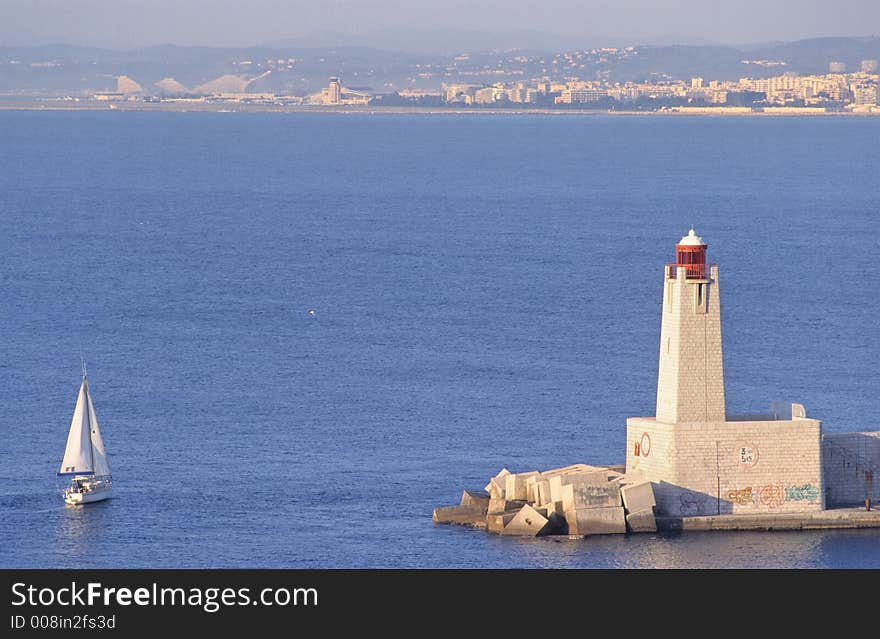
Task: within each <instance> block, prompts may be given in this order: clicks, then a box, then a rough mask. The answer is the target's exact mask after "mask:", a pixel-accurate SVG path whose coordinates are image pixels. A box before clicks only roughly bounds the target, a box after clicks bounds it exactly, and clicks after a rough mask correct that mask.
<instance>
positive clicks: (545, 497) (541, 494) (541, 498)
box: [537, 479, 553, 506]
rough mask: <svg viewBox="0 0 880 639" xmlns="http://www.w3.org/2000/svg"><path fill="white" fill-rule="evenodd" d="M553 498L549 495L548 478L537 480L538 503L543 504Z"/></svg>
mask: <svg viewBox="0 0 880 639" xmlns="http://www.w3.org/2000/svg"><path fill="white" fill-rule="evenodd" d="M552 501H553V499H551V497H550V480H549V479H542V480H541V481H539V482H538V502H537V503H538V505H539V506H543V505H544V504H548V503H550V502H552Z"/></svg>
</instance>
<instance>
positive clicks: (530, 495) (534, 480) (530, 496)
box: [526, 473, 541, 504]
mask: <svg viewBox="0 0 880 639" xmlns="http://www.w3.org/2000/svg"><path fill="white" fill-rule="evenodd" d="M540 482H541V474H540V473H538V474H537V475H535V476H533V477H529V478H528V479H526V500H527V501H529V502H530V503H533V504H537V503H538V500H539V497H538V484H539V483H540Z"/></svg>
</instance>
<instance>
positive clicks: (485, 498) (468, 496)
mask: <svg viewBox="0 0 880 639" xmlns="http://www.w3.org/2000/svg"><path fill="white" fill-rule="evenodd" d="M489 499H490V497H489V493H487V492H484V491H482V490H468V489H465V490H464V491H463V492H462V493H461V505H462V506H476V507H478V508H482V509H483V512H485V511H486V510H488V509H489Z"/></svg>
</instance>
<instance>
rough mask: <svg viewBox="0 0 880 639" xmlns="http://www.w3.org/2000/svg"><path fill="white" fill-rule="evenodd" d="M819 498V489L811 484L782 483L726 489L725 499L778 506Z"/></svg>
mask: <svg viewBox="0 0 880 639" xmlns="http://www.w3.org/2000/svg"><path fill="white" fill-rule="evenodd" d="M818 499H819V489H818V488H816V487H815V486H813V484H802V485H800V486H783V485H782V484H767V485H765V486H758V487H752V486H746V487H745V488H739V489H736V490H731V491H728V493H727V500H728V501H731V502H733V503H734V504H739V505H740V506H746V505H748V504H754V505H756V506H766V507H767V508H779V507H780V506H782V505H783V504H784V503H785V502H787V501H805V502H807V503H815V502H816V501H818Z"/></svg>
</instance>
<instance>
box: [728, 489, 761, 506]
mask: <svg viewBox="0 0 880 639" xmlns="http://www.w3.org/2000/svg"><path fill="white" fill-rule="evenodd" d="M727 499H728V500H729V501H732V502H733V503H734V504H741V505H744V504H753V503H755V494H754V493H753V492H752V487H751V486H746V487H745V488H741V489H739V490H731V491H730V492H729V493H727Z"/></svg>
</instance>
